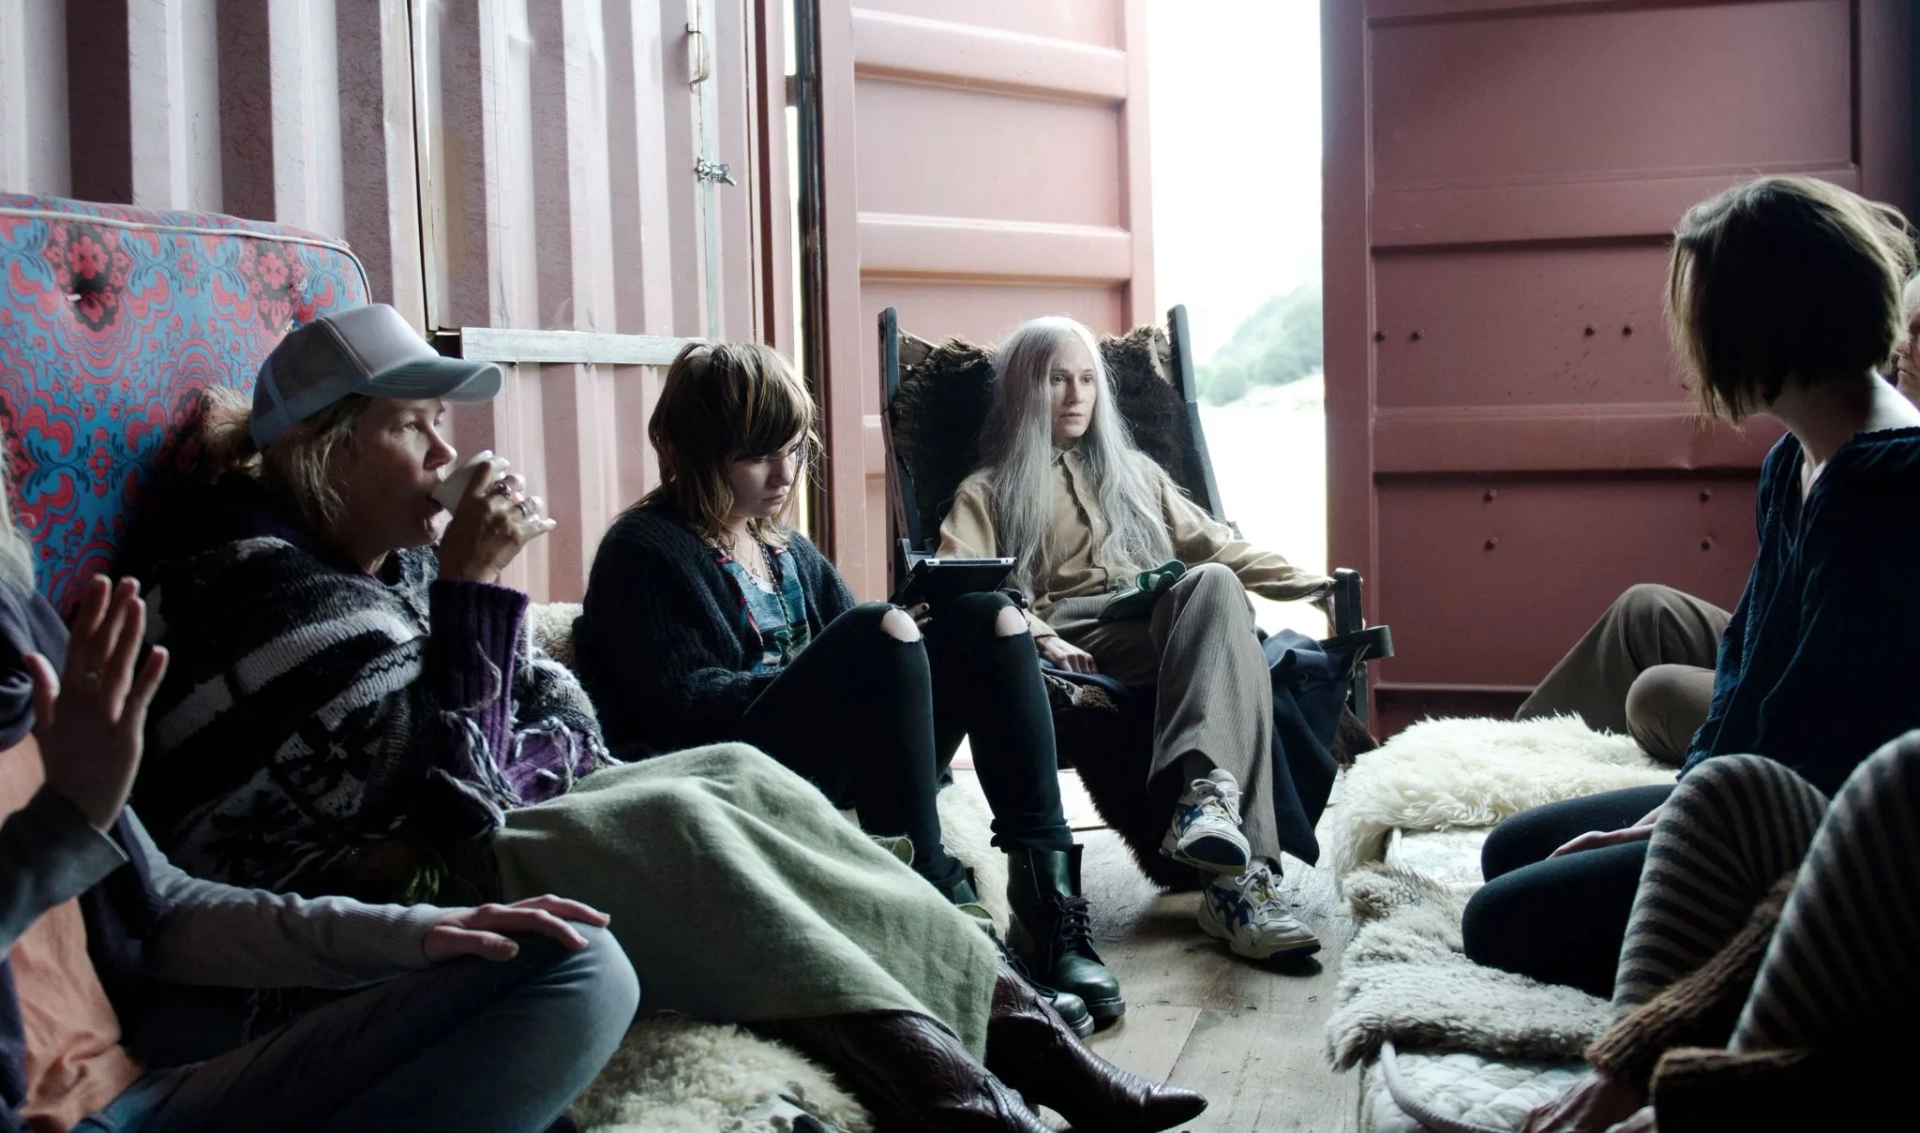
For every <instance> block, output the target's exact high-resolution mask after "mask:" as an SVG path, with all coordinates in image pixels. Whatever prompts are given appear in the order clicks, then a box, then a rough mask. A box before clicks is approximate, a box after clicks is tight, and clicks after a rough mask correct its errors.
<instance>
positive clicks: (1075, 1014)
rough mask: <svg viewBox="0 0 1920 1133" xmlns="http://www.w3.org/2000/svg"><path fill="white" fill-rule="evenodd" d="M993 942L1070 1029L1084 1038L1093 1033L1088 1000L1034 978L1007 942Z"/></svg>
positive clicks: (1028, 984) (1027, 983)
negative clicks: (1008, 946)
mask: <svg viewBox="0 0 1920 1133" xmlns="http://www.w3.org/2000/svg"><path fill="white" fill-rule="evenodd" d="M993 942H994V943H995V944H996V945H999V947H1000V958H1001V959H1002V960H1005V961H1006V962H1007V963H1008V964H1009V965H1010V966H1012V968H1013V972H1014V974H1015V975H1017V976H1019V977H1020V979H1021V980H1022V981H1023V982H1024V983H1025V984H1026V985H1027V986H1028V987H1030V988H1032V989H1033V992H1034V994H1035V995H1038V996H1039V997H1040V1000H1041V1002H1043V1003H1045V1004H1046V1005H1047V1006H1048V1007H1051V1008H1053V1010H1054V1013H1055V1014H1057V1015H1059V1016H1060V1021H1061V1022H1063V1023H1065V1024H1066V1025H1067V1027H1068V1029H1070V1030H1071V1031H1073V1033H1074V1034H1076V1035H1078V1036H1080V1037H1081V1038H1083V1039H1084V1038H1086V1037H1087V1036H1088V1035H1090V1034H1092V1033H1093V1014H1092V1013H1091V1012H1089V1011H1088V1010H1087V1003H1086V1000H1084V999H1081V998H1080V997H1079V996H1077V995H1075V994H1073V993H1072V992H1070V991H1061V990H1060V989H1059V988H1057V987H1048V986H1047V985H1046V984H1043V983H1041V982H1040V981H1038V980H1036V979H1034V978H1033V973H1032V972H1030V971H1028V970H1027V965H1026V962H1025V961H1023V960H1021V959H1020V957H1018V956H1016V955H1014V953H1013V952H1012V951H1011V950H1009V949H1008V948H1007V946H1006V945H1005V944H1001V943H1000V939H999V938H998V937H995V938H994V941H993Z"/></svg>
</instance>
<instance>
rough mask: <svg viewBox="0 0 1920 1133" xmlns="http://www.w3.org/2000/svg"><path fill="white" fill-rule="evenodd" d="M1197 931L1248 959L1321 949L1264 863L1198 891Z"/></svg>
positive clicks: (1306, 954) (1216, 881) (1263, 958)
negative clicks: (1198, 917)
mask: <svg viewBox="0 0 1920 1133" xmlns="http://www.w3.org/2000/svg"><path fill="white" fill-rule="evenodd" d="M1200 927H1201V928H1202V929H1203V930H1205V931H1206V934H1207V935H1208V936H1211V937H1215V938H1217V939H1220V940H1224V941H1226V942H1227V947H1229V948H1231V949H1233V950H1234V952H1236V953H1238V954H1239V955H1241V956H1245V957H1246V958H1247V959H1249V960H1266V959H1270V958H1272V957H1274V956H1311V955H1312V954H1313V953H1315V952H1318V951H1320V938H1319V937H1317V936H1315V935H1314V934H1313V930H1311V929H1309V928H1308V927H1307V926H1306V925H1303V924H1301V923H1300V922H1299V921H1297V920H1295V919H1293V916H1292V914H1290V913H1288V912H1287V907H1286V904H1285V903H1284V902H1283V901H1281V900H1280V888H1279V886H1277V885H1275V884H1274V878H1273V871H1272V870H1270V869H1268V868H1267V867H1266V866H1265V865H1264V864H1262V865H1256V866H1254V867H1253V868H1252V869H1250V870H1248V871H1247V872H1245V873H1243V874H1241V875H1240V876H1239V877H1216V878H1214V879H1213V881H1211V882H1209V883H1208V884H1207V886H1206V888H1205V889H1202V890H1201V891H1200Z"/></svg>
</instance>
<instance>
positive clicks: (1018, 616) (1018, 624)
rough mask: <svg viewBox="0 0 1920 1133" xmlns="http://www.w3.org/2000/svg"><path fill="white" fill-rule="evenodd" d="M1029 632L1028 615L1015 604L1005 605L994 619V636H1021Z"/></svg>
mask: <svg viewBox="0 0 1920 1133" xmlns="http://www.w3.org/2000/svg"><path fill="white" fill-rule="evenodd" d="M1025 632H1027V619H1026V615H1024V614H1022V613H1021V612H1020V611H1019V610H1018V609H1017V608H1015V607H1013V606H1003V607H1001V609H1000V612H999V613H998V614H997V615H995V616H994V619H993V636H995V637H1019V636H1020V635H1021V634H1023V633H1025Z"/></svg>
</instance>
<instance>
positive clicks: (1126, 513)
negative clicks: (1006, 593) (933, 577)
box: [980, 315, 1173, 594]
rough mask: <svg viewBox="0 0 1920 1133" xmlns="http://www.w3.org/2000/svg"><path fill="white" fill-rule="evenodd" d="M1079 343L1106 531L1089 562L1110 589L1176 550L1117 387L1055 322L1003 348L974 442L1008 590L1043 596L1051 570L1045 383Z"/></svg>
mask: <svg viewBox="0 0 1920 1133" xmlns="http://www.w3.org/2000/svg"><path fill="white" fill-rule="evenodd" d="M1069 339H1078V340H1079V341H1080V343H1081V344H1082V345H1084V346H1085V347H1086V348H1087V353H1088V354H1090V355H1091V356H1092V357H1093V369H1094V373H1095V375H1096V376H1097V377H1098V379H1099V388H1100V394H1099V397H1098V398H1096V399H1095V401H1094V403H1093V419H1092V421H1091V422H1090V423H1089V424H1088V426H1087V432H1086V435H1084V436H1082V437H1081V438H1080V441H1079V445H1078V447H1079V450H1080V455H1081V458H1082V463H1083V465H1084V467H1085V469H1086V473H1087V476H1088V478H1089V479H1091V480H1092V482H1093V483H1092V485H1091V487H1092V489H1093V495H1094V498H1095V499H1096V500H1097V501H1098V503H1099V507H1100V514H1101V515H1102V516H1104V517H1105V519H1106V521H1107V536H1106V538H1105V540H1103V541H1102V542H1101V544H1100V545H1099V546H1097V547H1095V548H1094V549H1093V554H1094V559H1095V561H1096V562H1098V563H1099V564H1100V565H1101V566H1103V567H1105V568H1107V569H1108V570H1110V571H1112V572H1114V574H1115V575H1116V576H1117V577H1116V581H1119V579H1120V578H1123V577H1124V576H1125V575H1128V574H1131V573H1133V572H1136V571H1142V570H1147V569H1149V568H1151V567H1156V566H1159V565H1160V564H1161V563H1164V562H1166V561H1167V560H1168V559H1171V558H1172V557H1173V542H1172V540H1171V538H1169V536H1168V534H1167V520H1166V516H1165V515H1163V514H1162V512H1161V498H1162V497H1161V492H1162V490H1163V486H1164V485H1165V484H1166V482H1167V474H1166V472H1165V471H1164V470H1163V469H1161V467H1160V466H1159V465H1158V464H1156V463H1154V460H1153V458H1152V457H1150V456H1148V455H1147V454H1146V453H1144V452H1141V451H1140V449H1139V447H1138V446H1136V445H1135V444H1134V443H1133V434H1132V432H1131V430H1129V429H1128V428H1127V423H1126V420H1125V419H1124V418H1122V417H1121V416H1120V409H1119V407H1118V406H1117V405H1116V404H1115V403H1114V396H1113V382H1112V381H1111V380H1109V378H1108V376H1107V367H1106V363H1105V362H1103V361H1102V360H1101V358H1100V344H1099V342H1098V341H1097V340H1096V339H1095V338H1094V336H1093V331H1091V330H1089V329H1087V327H1086V326H1085V325H1083V324H1081V323H1078V322H1075V321H1074V320H1072V319H1069V318H1065V317H1062V316H1057V315H1049V316H1046V317H1043V318H1038V319H1033V320H1031V321H1030V322H1027V323H1024V324H1022V325H1021V326H1020V328H1019V329H1018V330H1015V331H1014V332H1013V333H1012V334H1010V335H1008V336H1007V339H1006V341H1004V342H1002V343H1001V344H1000V350H999V355H998V357H997V359H996V360H995V362H994V368H993V396H992V401H991V403H990V405H989V406H988V408H987V419H986V423H985V425H984V426H983V428H982V429H981V432H980V454H981V456H982V458H983V459H984V461H985V463H986V466H987V475H988V483H989V486H990V488H991V493H992V499H993V524H994V539H995V542H996V543H997V544H998V545H999V551H1000V553H1001V554H1002V555H1011V556H1013V559H1014V568H1013V582H1014V585H1016V586H1018V587H1020V588H1021V589H1022V590H1025V591H1026V592H1027V593H1029V594H1038V593H1041V592H1042V591H1043V590H1044V589H1045V587H1046V582H1047V578H1048V575H1049V573H1050V572H1051V571H1052V569H1053V565H1054V564H1053V561H1052V520H1053V475H1054V473H1053V458H1054V447H1053V410H1052V397H1051V393H1050V391H1049V388H1048V376H1049V374H1050V373H1051V372H1052V369H1053V361H1054V356H1055V355H1057V354H1058V353H1059V352H1060V348H1061V347H1062V346H1064V345H1065V344H1066V343H1067V341H1068V340H1069Z"/></svg>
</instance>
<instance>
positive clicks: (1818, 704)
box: [1686, 428, 1920, 796]
mask: <svg viewBox="0 0 1920 1133" xmlns="http://www.w3.org/2000/svg"><path fill="white" fill-rule="evenodd" d="M1801 455H1802V454H1801V448H1800V442H1799V441H1797V440H1795V439H1794V437H1793V435H1792V434H1788V435H1787V436H1785V437H1782V438H1781V439H1780V442H1779V443H1778V444H1776V445H1774V446H1773V451H1772V452H1770V453H1768V454H1767V461H1766V465H1765V466H1764V468H1763V469H1762V471H1761V473H1760V490H1759V493H1758V497H1757V499H1756V501H1755V517H1756V523H1757V526H1758V529H1759V535H1760V551H1759V553H1758V554H1757V555H1755V556H1754V560H1753V571H1752V573H1751V575H1750V576H1749V577H1748V579H1747V588H1746V590H1745V592H1744V593H1742V594H1741V596H1740V604H1739V605H1738V606H1736V607H1735V608H1734V611H1733V617H1732V619H1731V620H1730V621H1729V622H1728V624H1727V631H1726V634H1725V636H1724V637H1723V638H1722V639H1721V643H1720V659H1719V664H1718V665H1717V666H1716V667H1715V670H1714V680H1713V703H1712V707H1711V708H1710V709H1709V711H1708V714H1707V720H1706V723H1705V724H1703V725H1702V726H1701V728H1700V731H1699V732H1698V733H1697V734H1696V735H1695V736H1694V739H1693V744H1692V751H1690V752H1689V753H1688V756H1687V763H1686V766H1687V767H1688V768H1689V769H1691V768H1692V767H1694V766H1695V765H1697V764H1698V763H1699V762H1700V761H1701V760H1703V759H1710V758H1712V757H1713V756H1716V755H1725V754H1732V753H1745V754H1752V755H1764V756H1768V757H1769V758H1772V759H1776V760H1779V761H1780V762H1781V763H1784V764H1786V765H1787V766H1788V767H1791V768H1793V769H1794V770H1795V771H1797V772H1799V773H1800V775H1801V777H1803V778H1804V779H1806V780H1807V782H1809V783H1812V784H1813V785H1814V786H1815V787H1818V788H1819V789H1820V790H1821V791H1823V792H1825V793H1826V794H1827V795H1829V796H1831V795H1832V794H1833V793H1834V792H1835V791H1838V790H1839V789H1840V784H1841V783H1842V782H1844V781H1845V780H1846V778H1847V776H1848V775H1849V774H1851V773H1852V771H1853V769H1854V768H1855V767H1857V766H1859V764H1860V761H1861V760H1863V759H1865V758H1866V757H1867V756H1869V755H1872V754H1873V753H1874V752H1875V751H1876V750H1877V749H1878V748H1879V747H1880V745H1882V744H1884V743H1887V742H1888V741H1890V740H1892V739H1893V738H1894V737H1896V736H1899V735H1901V734H1902V733H1904V732H1907V731H1910V730H1912V729H1914V728H1920V696H1916V695H1915V694H1914V687H1915V684H1916V681H1920V663H1916V661H1915V654H1914V642H1916V641H1920V595H1916V592H1915V590H1914V585H1913V572H1914V568H1915V566H1916V564H1920V428H1906V429H1888V430H1885V431H1882V432H1874V433H1861V434H1860V435H1858V436H1856V437H1854V438H1853V439H1852V440H1850V441H1848V442H1847V443H1846V444H1844V445H1842V446H1840V448H1839V450H1838V451H1837V452H1835V453H1834V454H1833V457H1832V459H1830V460H1829V461H1828V462H1827V466H1826V469H1825V470H1824V471H1823V472H1821V474H1820V479H1818V480H1816V481H1815V482H1814V485H1813V491H1812V492H1811V493H1808V494H1807V495H1806V498H1805V501H1804V502H1802V499H1801V495H1802V493H1801V487H1800V484H1801V481H1800V466H1801V463H1802V461H1801Z"/></svg>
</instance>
